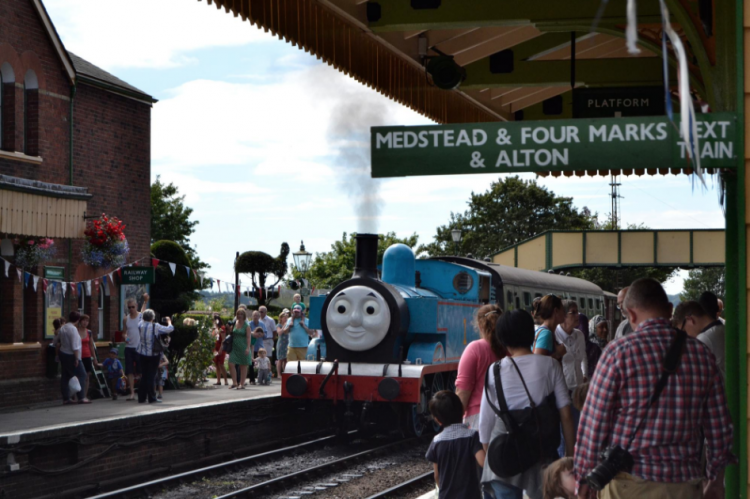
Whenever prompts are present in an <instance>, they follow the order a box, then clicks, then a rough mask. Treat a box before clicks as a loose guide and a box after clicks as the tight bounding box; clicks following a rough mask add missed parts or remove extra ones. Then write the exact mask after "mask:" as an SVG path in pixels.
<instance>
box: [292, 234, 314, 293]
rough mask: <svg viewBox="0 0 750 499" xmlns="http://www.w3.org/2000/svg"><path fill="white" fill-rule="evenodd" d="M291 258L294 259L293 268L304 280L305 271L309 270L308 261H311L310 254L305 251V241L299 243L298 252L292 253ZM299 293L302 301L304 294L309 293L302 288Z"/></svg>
mask: <svg viewBox="0 0 750 499" xmlns="http://www.w3.org/2000/svg"><path fill="white" fill-rule="evenodd" d="M292 256H293V257H294V266H295V267H297V270H299V271H300V273H301V274H302V277H303V278H304V277H305V274H307V271H308V269H309V268H310V261H311V260H312V253H310V252H308V251H307V250H305V241H300V245H299V251H295V252H294V253H292ZM300 291H301V292H300V294H301V295H302V297H303V299H304V297H305V294H306V292H307V293H309V290H308V289H307V288H306V287H304V286H303V287H302V289H301V290H300Z"/></svg>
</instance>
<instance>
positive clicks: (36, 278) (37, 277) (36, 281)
mask: <svg viewBox="0 0 750 499" xmlns="http://www.w3.org/2000/svg"><path fill="white" fill-rule="evenodd" d="M33 277H34V292H36V285H37V284H39V276H38V275H35V276H33Z"/></svg>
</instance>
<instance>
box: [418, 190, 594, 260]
mask: <svg viewBox="0 0 750 499" xmlns="http://www.w3.org/2000/svg"><path fill="white" fill-rule="evenodd" d="M595 222H596V216H595V215H591V213H590V212H589V210H588V209H587V208H585V207H584V208H583V209H581V210H578V209H577V208H576V207H575V206H573V200H572V198H566V197H561V196H557V195H555V193H554V192H552V191H549V190H547V189H546V188H545V187H543V186H540V185H538V184H537V183H536V181H534V180H531V181H526V180H521V179H520V178H519V177H517V176H515V177H507V178H504V179H500V180H498V181H496V182H493V183H492V184H491V185H490V188H489V190H488V191H487V192H484V193H481V194H475V193H472V194H471V199H470V200H469V209H468V210H467V211H465V212H464V213H451V219H450V221H449V222H448V223H447V224H446V225H442V226H440V227H438V228H437V234H436V235H435V241H434V242H432V243H430V244H426V245H422V246H420V247H419V250H418V253H422V252H425V253H427V254H429V255H430V256H441V255H453V254H455V252H456V251H457V252H458V254H460V255H467V254H469V253H471V254H472V255H473V256H474V258H478V259H482V258H484V257H488V256H492V255H494V254H495V253H497V252H498V251H499V250H501V249H503V248H507V247H508V246H512V245H514V244H517V243H520V242H521V241H525V240H526V239H529V238H531V237H533V236H535V235H537V234H539V233H541V232H544V231H545V230H551V229H557V230H566V229H570V230H582V229H593V228H594V226H595ZM455 228H459V229H461V231H462V239H461V242H460V243H459V244H458V247H457V249H454V243H453V239H452V238H451V230H452V229H455Z"/></svg>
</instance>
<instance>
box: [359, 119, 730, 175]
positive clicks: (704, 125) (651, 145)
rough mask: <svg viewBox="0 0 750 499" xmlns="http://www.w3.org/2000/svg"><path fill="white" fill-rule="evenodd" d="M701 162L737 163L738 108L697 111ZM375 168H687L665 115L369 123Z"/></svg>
mask: <svg viewBox="0 0 750 499" xmlns="http://www.w3.org/2000/svg"><path fill="white" fill-rule="evenodd" d="M697 121H698V123H697V127H698V138H699V144H700V156H701V166H702V167H703V168H735V167H736V158H737V152H738V151H737V147H736V144H735V142H736V134H737V130H736V123H737V119H736V116H735V115H734V114H732V113H717V114H700V115H698V120H697ZM370 141H371V149H372V176H373V177H403V176H412V175H449V174H462V173H506V172H511V173H513V172H547V171H575V170H600V169H636V168H686V167H690V166H691V164H690V163H689V160H688V151H689V149H688V145H686V143H685V141H683V139H682V137H681V136H680V132H679V116H676V117H675V123H672V122H670V121H669V119H668V118H667V117H666V116H649V117H633V118H595V119H574V120H554V121H518V122H506V123H467V124H458V125H438V126H411V127H373V128H372V129H371V137H370Z"/></svg>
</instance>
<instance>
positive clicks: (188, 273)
mask: <svg viewBox="0 0 750 499" xmlns="http://www.w3.org/2000/svg"><path fill="white" fill-rule="evenodd" d="M185 272H187V275H188V279H190V267H188V266H187V265H185Z"/></svg>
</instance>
